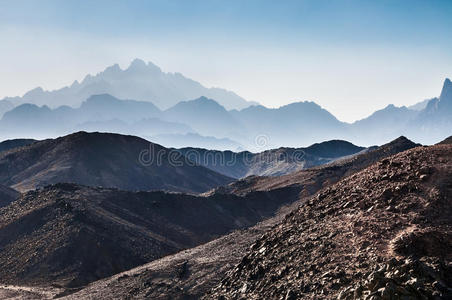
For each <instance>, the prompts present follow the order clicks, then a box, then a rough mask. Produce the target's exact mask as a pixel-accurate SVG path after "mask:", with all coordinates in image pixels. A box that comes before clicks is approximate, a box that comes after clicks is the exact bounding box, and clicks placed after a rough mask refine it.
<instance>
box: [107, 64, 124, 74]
mask: <svg viewBox="0 0 452 300" xmlns="http://www.w3.org/2000/svg"><path fill="white" fill-rule="evenodd" d="M121 71H122V70H121V67H119V65H118V64H114V65H111V66H109V67H107V68H106V69H105V71H104V73H116V72H121Z"/></svg>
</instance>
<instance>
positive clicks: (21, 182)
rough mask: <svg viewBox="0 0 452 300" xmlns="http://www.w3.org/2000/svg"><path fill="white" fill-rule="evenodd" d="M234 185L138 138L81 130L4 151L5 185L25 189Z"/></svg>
mask: <svg viewBox="0 0 452 300" xmlns="http://www.w3.org/2000/svg"><path fill="white" fill-rule="evenodd" d="M231 181H232V179H231V178H229V177H227V176H224V175H221V174H219V173H216V172H214V171H212V170H209V169H207V168H204V167H202V166H197V165H194V164H188V163H187V162H186V160H185V158H184V157H183V156H182V155H180V154H179V153H178V152H176V151H170V150H169V149H166V148H164V147H162V146H160V145H158V144H153V143H150V142H148V141H146V140H144V139H141V138H138V137H134V136H125V135H118V134H102V133H86V132H78V133H75V134H71V135H68V136H64V137H61V138H57V139H49V140H44V141H40V142H35V143H33V144H31V145H28V146H25V147H20V148H16V149H13V150H11V151H6V152H0V183H1V184H4V185H8V186H11V187H14V188H15V189H17V190H20V191H26V190H30V189H34V188H37V187H43V186H45V185H48V184H53V183H58V182H71V183H79V184H85V185H90V186H103V187H115V188H120V189H125V190H157V189H159V190H170V191H184V192H193V193H199V192H205V191H207V190H209V189H212V188H214V187H216V186H219V185H223V184H226V183H229V182H231Z"/></svg>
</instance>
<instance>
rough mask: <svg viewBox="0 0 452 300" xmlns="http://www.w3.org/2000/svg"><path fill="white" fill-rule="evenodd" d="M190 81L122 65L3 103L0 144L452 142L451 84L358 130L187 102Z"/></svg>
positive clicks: (206, 100) (326, 118) (306, 114)
mask: <svg viewBox="0 0 452 300" xmlns="http://www.w3.org/2000/svg"><path fill="white" fill-rule="evenodd" d="M187 80H188V79H186V78H184V77H182V75H178V74H168V73H163V72H161V71H160V69H159V68H158V67H156V66H154V65H152V64H151V63H148V64H146V63H144V62H143V61H140V60H136V61H134V62H133V63H132V64H131V66H130V67H129V68H127V69H126V70H121V69H120V68H119V66H117V65H115V66H112V67H109V68H107V69H106V70H105V71H104V72H102V73H99V74H97V75H96V76H87V77H86V78H85V80H83V82H82V83H77V82H76V83H74V84H73V85H72V86H71V87H67V88H63V89H61V90H57V91H53V92H45V91H43V90H42V89H35V90H33V91H30V92H29V93H27V94H26V95H24V97H16V98H8V99H6V100H2V101H1V102H0V113H1V112H2V111H3V112H4V114H3V118H2V119H1V120H0V139H1V140H4V139H12V138H18V137H23V138H34V139H45V138H49V137H57V136H61V135H65V134H70V133H72V132H76V131H80V130H85V131H106V132H114V133H121V134H130V135H136V136H140V137H143V138H146V139H150V140H153V139H154V137H155V139H156V140H157V141H158V142H160V143H162V144H163V145H164V146H166V147H177V148H180V147H189V146H190V147H198V148H199V147H203V148H208V149H216V150H225V149H227V150H233V151H236V150H237V149H243V150H249V151H252V152H261V151H263V150H268V149H274V148H279V147H281V146H285V147H295V148H298V147H306V146H307V145H310V144H313V143H315V142H318V141H321V140H333V139H343V140H347V141H350V142H353V143H355V144H359V145H365V146H371V145H375V144H382V143H385V142H386V141H388V140H391V139H395V138H397V137H398V136H400V135H405V136H407V137H409V138H411V139H413V140H416V141H419V142H422V143H423V144H434V143H436V142H438V141H439V140H442V139H444V138H446V137H447V136H450V135H451V130H450V128H451V121H450V120H452V108H451V107H452V105H451V104H450V103H452V96H451V92H450V91H451V89H452V88H451V86H452V83H451V81H450V80H449V79H446V80H445V81H444V84H443V88H442V91H441V94H440V96H439V97H438V98H433V99H431V100H428V101H423V102H420V103H418V105H415V106H412V107H396V106H394V105H388V106H387V107H386V108H384V109H381V110H379V111H376V112H375V113H373V114H372V115H370V116H369V117H367V118H365V119H362V120H359V121H356V122H354V123H352V124H349V123H345V122H341V121H339V120H338V119H337V118H336V117H334V116H333V115H332V114H331V113H329V112H328V111H327V110H325V109H323V108H322V107H320V106H319V105H317V104H316V103H314V102H309V101H304V102H295V103H292V104H289V105H285V106H282V107H279V108H266V107H264V106H262V105H251V106H250V104H251V103H249V102H241V103H246V105H231V103H238V102H237V101H238V100H237V99H235V98H234V97H235V96H234V97H232V98H234V99H235V100H234V99H232V100H231V99H229V98H227V97H226V96H225V95H229V96H230V95H232V94H230V93H227V92H224V91H222V92H219V93H216V92H215V93H214V92H213V91H220V90H217V89H205V88H200V89H199V90H198V92H196V93H195V92H193V93H187V94H186V96H184V97H182V96H180V95H181V93H179V92H180V89H182V87H183V88H186V89H187V90H193V89H192V85H193V84H194V85H196V86H197V85H198V84H197V83H194V82H192V81H190V80H188V82H190V84H188V83H186V81H187ZM132 87H134V88H133V89H132ZM158 89H160V90H161V91H163V90H164V91H165V92H161V93H160V92H155V97H154V98H153V97H144V96H143V95H144V94H146V93H149V94H153V93H154V91H156V90H158ZM195 90H196V89H195ZM223 92H224V93H223ZM177 95H179V96H180V97H179V96H177ZM225 97H226V98H227V99H226V98H225ZM237 97H238V96H237ZM176 98H177V100H176ZM121 99H124V100H121ZM127 99H131V100H127ZM168 99H169V100H168ZM240 99H241V98H240ZM236 100H237V101H236ZM242 100H243V99H242ZM74 101H76V103H77V105H74V103H75V102H74ZM162 101H163V102H165V104H164V105H162V103H161V102H162ZM228 101H229V102H228ZM243 101H244V100H243ZM239 102H240V101H239ZM232 108H234V109H232Z"/></svg>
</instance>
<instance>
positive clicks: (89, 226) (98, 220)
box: [0, 184, 288, 287]
mask: <svg viewBox="0 0 452 300" xmlns="http://www.w3.org/2000/svg"><path fill="white" fill-rule="evenodd" d="M287 199H288V198H287V197H270V196H266V195H261V196H260V195H259V194H257V195H255V196H252V197H251V196H250V197H247V198H242V197H238V196H235V195H213V196H211V197H196V196H190V195H185V194H177V193H164V192H137V193H134V192H125V191H119V190H116V189H103V188H91V187H85V186H78V185H74V184H57V185H53V186H48V187H45V188H43V189H41V190H38V191H31V192H28V193H26V194H24V195H23V196H22V197H21V198H20V199H19V200H17V201H15V202H13V203H12V204H11V205H9V206H7V207H4V208H1V209H0V249H1V251H0V265H1V266H2V268H0V278H1V282H0V283H1V284H15V285H19V284H27V285H44V286H48V285H49V284H50V283H54V284H59V285H63V286H68V287H74V286H81V285H84V284H86V283H89V282H91V281H94V280H97V279H100V278H103V277H106V276H111V275H113V274H116V273H118V272H121V271H125V270H127V269H130V268H133V267H136V266H138V265H141V264H144V263H146V262H149V261H152V260H155V259H158V258H160V257H162V256H165V255H168V254H171V253H174V252H177V251H180V250H182V249H186V248H191V247H194V246H197V245H199V244H201V243H205V242H208V241H210V240H212V239H214V238H217V237H219V236H220V235H224V234H227V233H229V232H230V231H232V230H234V229H240V228H246V227H249V226H252V225H254V224H256V223H257V222H259V221H261V220H262V219H263V218H267V217H270V216H272V215H273V214H274V213H275V212H276V211H277V210H278V208H279V207H280V206H282V205H284V204H286V203H288V200H287Z"/></svg>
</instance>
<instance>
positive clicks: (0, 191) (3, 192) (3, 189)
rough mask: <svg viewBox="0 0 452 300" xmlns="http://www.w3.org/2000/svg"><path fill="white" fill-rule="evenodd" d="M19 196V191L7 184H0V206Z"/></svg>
mask: <svg viewBox="0 0 452 300" xmlns="http://www.w3.org/2000/svg"><path fill="white" fill-rule="evenodd" d="M18 197H19V193H18V192H17V191H16V190H13V189H11V188H9V187H7V186H4V185H1V184H0V207H3V206H7V205H8V204H10V203H11V202H12V201H14V200H16V199H17V198H18Z"/></svg>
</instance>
